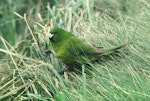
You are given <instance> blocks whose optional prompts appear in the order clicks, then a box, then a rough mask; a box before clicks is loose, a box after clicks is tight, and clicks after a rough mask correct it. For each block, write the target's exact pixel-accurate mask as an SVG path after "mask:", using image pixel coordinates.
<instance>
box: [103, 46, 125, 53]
mask: <svg viewBox="0 0 150 101" xmlns="http://www.w3.org/2000/svg"><path fill="white" fill-rule="evenodd" d="M126 45H127V44H123V45H121V46H117V47H114V48H110V49H105V50H104V51H103V52H102V53H101V55H109V54H112V53H114V52H116V51H118V50H119V49H121V48H123V47H125V46H126Z"/></svg>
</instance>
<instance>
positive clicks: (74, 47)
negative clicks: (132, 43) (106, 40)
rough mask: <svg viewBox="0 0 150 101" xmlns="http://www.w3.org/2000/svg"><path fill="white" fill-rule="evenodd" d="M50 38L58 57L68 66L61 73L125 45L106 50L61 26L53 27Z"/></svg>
mask: <svg viewBox="0 0 150 101" xmlns="http://www.w3.org/2000/svg"><path fill="white" fill-rule="evenodd" d="M49 39H50V43H51V44H52V47H53V49H54V51H55V53H56V57H57V58H59V59H60V60H61V61H62V62H63V63H64V64H65V65H66V67H67V68H66V69H63V70H61V71H59V73H60V74H62V73H63V72H64V71H66V70H71V69H72V68H76V67H81V64H88V63H89V62H93V61H96V60H98V59H100V58H101V57H103V56H106V55H109V54H111V53H113V52H115V51H116V50H118V49H120V48H122V47H123V46H124V45H121V46H118V47H115V48H111V49H106V50H104V48H103V47H94V46H92V45H90V44H88V43H85V42H83V41H82V40H80V39H79V38H77V37H76V36H75V35H74V34H72V33H71V32H68V31H65V30H64V29H61V28H59V27H54V28H53V29H51V31H50V35H49Z"/></svg>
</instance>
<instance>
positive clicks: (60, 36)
mask: <svg viewBox="0 0 150 101" xmlns="http://www.w3.org/2000/svg"><path fill="white" fill-rule="evenodd" d="M70 36H72V34H71V33H70V32H67V31H65V30H64V29H62V28H59V27H54V28H53V29H51V31H50V34H49V39H50V41H51V42H52V43H57V42H61V41H63V40H65V39H67V38H69V37H70Z"/></svg>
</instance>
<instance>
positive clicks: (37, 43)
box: [0, 0, 150, 101]
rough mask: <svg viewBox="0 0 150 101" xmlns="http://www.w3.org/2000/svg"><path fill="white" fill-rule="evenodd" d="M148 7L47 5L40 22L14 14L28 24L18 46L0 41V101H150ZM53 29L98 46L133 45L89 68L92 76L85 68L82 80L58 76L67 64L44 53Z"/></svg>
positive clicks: (84, 1) (84, 0) (137, 3)
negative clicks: (1, 55)
mask: <svg viewBox="0 0 150 101" xmlns="http://www.w3.org/2000/svg"><path fill="white" fill-rule="evenodd" d="M115 4H116V5H117V6H114V5H115ZM39 7H41V6H39ZM149 7H150V4H149V2H148V0H145V1H143V0H131V1H125V0H114V2H113V3H112V2H110V1H109V0H104V1H103V0H99V1H98V0H97V1H96V0H95V1H94V2H93V1H90V0H77V1H75V0H72V1H70V0H66V1H65V2H64V3H60V4H58V5H55V6H53V7H52V6H50V5H49V4H47V5H46V6H45V9H44V10H41V11H39V12H38V14H39V16H38V17H37V19H40V20H36V19H33V18H34V17H33V16H32V17H31V16H30V15H29V14H27V15H26V14H24V15H23V16H22V15H19V13H17V12H15V15H17V16H19V17H18V18H19V19H21V20H22V21H23V22H25V25H26V26H25V30H24V32H25V35H24V36H23V37H20V39H19V41H17V42H16V43H17V44H16V45H15V46H12V45H11V44H9V43H8V41H6V40H5V39H4V37H2V36H0V41H1V47H2V48H0V52H1V53H4V54H5V56H3V58H2V59H1V60H0V85H1V86H0V99H1V100H15V101H16V100H37V101H38V100H41V101H49V100H50V101H51V100H56V101H62V100H63V101H67V100H68V101H69V100H70V101H76V100H79V101H91V100H94V101H105V100H108V101H120V100H121V101H128V100H129V101H147V100H149V99H150V90H149V89H148V88H150V69H149V66H150V55H149V50H150V47H149V32H150V29H149V25H150V20H149V15H150V12H149V9H150V8H149ZM106 11H107V12H106ZM13 14H14V13H13ZM33 15H34V14H33ZM13 16H14V15H13ZM8 21H10V20H8ZM55 25H58V26H60V27H62V28H64V29H66V30H68V31H71V32H73V33H74V34H75V35H76V36H77V37H79V38H80V39H82V40H84V41H87V42H90V43H91V44H94V45H95V46H104V47H106V48H109V47H113V46H117V45H120V44H122V43H126V42H131V43H130V44H129V45H128V46H127V47H126V49H125V50H124V51H121V52H120V53H119V54H118V55H119V56H113V55H112V56H110V57H109V58H110V59H106V60H103V61H102V62H100V63H97V64H91V67H92V70H87V71H88V72H87V71H86V66H83V68H84V69H85V71H84V69H83V71H82V74H76V73H74V72H71V73H67V74H64V75H63V76H60V75H59V74H58V73H57V71H58V70H59V69H60V68H62V65H63V64H62V63H60V61H59V60H58V59H57V58H55V57H53V56H52V55H50V56H46V55H45V53H44V52H45V51H46V50H48V49H51V48H52V47H50V46H49V45H48V43H49V42H48V37H47V35H48V33H49V30H50V29H51V28H52V27H53V26H55ZM10 28H11V27H10Z"/></svg>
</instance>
